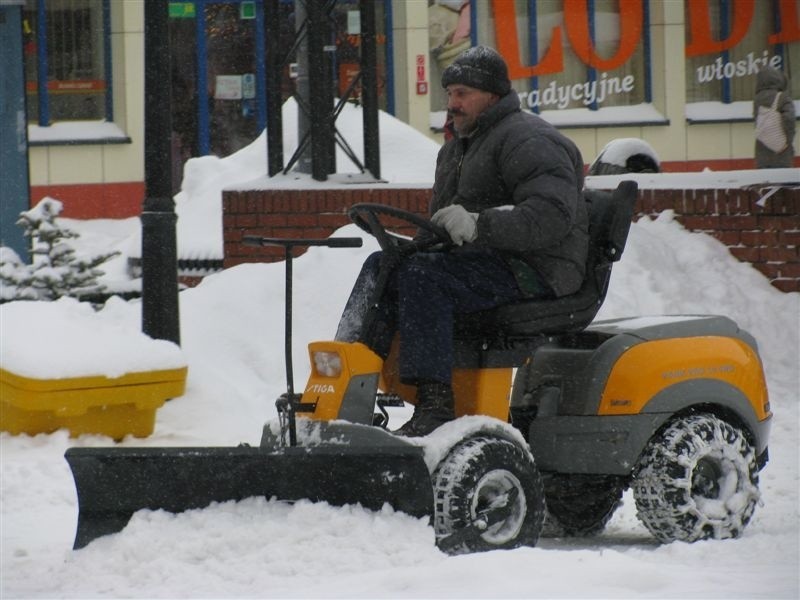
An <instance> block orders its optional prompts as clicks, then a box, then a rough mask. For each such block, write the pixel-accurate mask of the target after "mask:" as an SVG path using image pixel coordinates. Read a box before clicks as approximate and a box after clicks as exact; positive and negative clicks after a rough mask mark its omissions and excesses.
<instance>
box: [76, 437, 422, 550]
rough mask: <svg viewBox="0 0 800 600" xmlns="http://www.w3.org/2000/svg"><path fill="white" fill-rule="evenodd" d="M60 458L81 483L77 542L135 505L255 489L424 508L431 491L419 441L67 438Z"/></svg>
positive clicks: (113, 526) (239, 496)
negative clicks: (130, 444) (182, 444)
mask: <svg viewBox="0 0 800 600" xmlns="http://www.w3.org/2000/svg"><path fill="white" fill-rule="evenodd" d="M65 458H66V460H67V462H68V463H69V466H70V468H71V469H72V474H73V478H74V479H75V487H76V489H77V493H78V506H79V513H78V527H77V532H76V535H75V543H74V545H73V548H74V549H78V548H83V547H84V546H86V545H87V544H88V543H89V542H91V541H92V540H94V539H96V538H98V537H101V536H104V535H108V534H111V533H116V532H118V531H121V530H122V529H123V528H124V527H125V525H126V524H127V523H128V521H129V520H130V518H131V516H132V515H133V514H134V513H135V512H136V511H138V510H141V509H151V510H158V509H162V510H166V511H168V512H174V513H177V512H182V511H185V510H189V509H193V508H203V507H206V506H208V505H209V504H211V503H212V502H225V501H229V500H243V499H245V498H250V497H254V496H261V497H266V498H267V499H270V498H276V499H278V500H286V501H294V500H301V499H306V500H310V501H313V502H328V503H329V504H331V505H334V506H343V505H346V504H360V505H361V506H363V507H365V508H367V509H370V510H380V509H381V508H382V507H383V505H384V504H385V503H388V504H389V505H390V506H392V507H393V508H394V509H395V510H397V511H401V512H404V513H407V514H410V515H412V516H415V517H424V516H430V515H431V514H432V512H433V494H432V490H431V480H430V475H429V473H428V469H427V467H426V465H425V461H424V459H423V452H422V450H421V449H420V448H418V447H414V446H412V445H410V444H406V443H398V444H392V445H384V446H381V447H371V448H367V447H351V446H348V445H343V444H326V445H320V446H314V447H287V448H280V449H264V448H255V447H251V446H238V447H228V448H208V447H199V448H177V447H176V448H71V449H69V450H67V452H66V454H65Z"/></svg>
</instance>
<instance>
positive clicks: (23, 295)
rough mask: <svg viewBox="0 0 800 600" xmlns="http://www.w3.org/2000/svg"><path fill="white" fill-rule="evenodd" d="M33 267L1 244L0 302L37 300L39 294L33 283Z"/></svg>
mask: <svg viewBox="0 0 800 600" xmlns="http://www.w3.org/2000/svg"><path fill="white" fill-rule="evenodd" d="M32 281H33V269H32V268H31V265H27V264H25V263H24V262H22V259H21V258H20V257H19V255H18V254H17V253H16V252H14V250H12V249H11V248H9V247H8V246H0V302H8V301H10V300H36V299H37V298H38V294H37V293H36V290H35V289H33V286H32V285H31V283H32Z"/></svg>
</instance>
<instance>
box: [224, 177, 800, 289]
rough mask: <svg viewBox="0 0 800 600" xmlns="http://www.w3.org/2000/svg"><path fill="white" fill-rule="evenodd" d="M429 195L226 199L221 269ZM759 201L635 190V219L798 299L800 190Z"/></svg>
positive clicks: (363, 191)
mask: <svg viewBox="0 0 800 600" xmlns="http://www.w3.org/2000/svg"><path fill="white" fill-rule="evenodd" d="M429 196H430V191H429V190H428V189H427V188H411V189H409V188H400V187H382V188H366V187H361V186H353V187H352V188H350V187H347V188H332V189H311V190H308V189H306V190H300V189H285V190H280V189H275V190H252V191H228V192H224V193H223V196H222V211H223V230H224V231H223V235H224V243H225V259H224V266H225V268H228V267H232V266H234V265H237V264H240V263H244V262H264V261H275V260H281V259H282V258H283V249H281V248H253V247H249V246H244V245H243V244H242V238H243V236H245V235H259V236H265V237H309V238H322V237H327V236H328V235H330V234H331V233H332V232H333V231H335V230H336V229H338V228H339V227H342V226H343V225H346V224H348V223H350V219H349V218H348V216H347V210H348V208H349V207H350V206H352V205H353V204H355V203H358V202H373V203H377V204H386V205H390V206H395V207H397V208H402V209H404V210H407V211H410V212H416V213H418V214H422V215H424V214H427V205H428V198H429ZM760 197H761V194H760V193H758V192H756V191H752V190H746V189H709V190H641V191H640V192H639V200H638V202H637V209H636V212H637V214H639V215H650V216H656V215H657V214H659V213H660V212H662V211H663V210H666V209H672V210H673V211H675V215H676V219H677V220H678V221H679V222H680V223H682V224H683V225H684V227H686V228H687V229H690V230H692V231H702V232H705V233H708V234H710V235H712V236H714V237H715V238H717V239H718V240H720V241H721V242H723V243H724V244H725V245H727V246H728V248H729V249H730V251H731V253H732V254H733V255H734V256H736V257H737V258H738V259H739V260H741V261H744V262H748V263H751V264H753V266H754V267H756V268H757V269H758V270H759V271H761V272H762V273H763V274H764V275H766V276H767V277H768V278H769V280H770V281H771V282H772V284H773V285H774V286H775V287H777V288H778V289H780V290H782V291H785V292H800V190H789V189H782V190H779V191H778V192H776V193H775V194H773V195H772V196H771V197H770V198H769V199H768V200H767V201H766V203H765V205H764V206H763V207H760V206H758V205H756V202H757V201H758V200H759V198H760ZM405 233H413V228H409V229H407V230H405ZM299 253H300V250H298V254H299Z"/></svg>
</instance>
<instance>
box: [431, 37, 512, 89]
mask: <svg viewBox="0 0 800 600" xmlns="http://www.w3.org/2000/svg"><path fill="white" fill-rule="evenodd" d="M452 83H460V84H462V85H468V86H470V87H474V88H477V89H479V90H484V91H486V92H492V93H493V94H497V95H498V96H505V95H506V94H507V93H508V92H509V91H511V82H510V81H509V80H508V67H507V66H506V61H504V60H503V57H502V56H500V55H499V54H498V53H497V52H496V51H495V50H493V49H492V48H489V47H487V46H475V47H474V48H469V49H468V50H465V51H464V52H462V53H461V54H459V55H458V57H456V59H455V60H454V61H453V62H452V63H451V64H450V65H449V66H448V67H447V68H446V69H445V70H444V72H443V73H442V87H447V86H448V85H450V84H452Z"/></svg>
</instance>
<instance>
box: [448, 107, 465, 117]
mask: <svg viewBox="0 0 800 600" xmlns="http://www.w3.org/2000/svg"><path fill="white" fill-rule="evenodd" d="M465 115H466V113H465V112H464V111H463V110H458V109H455V110H448V111H447V116H448V117H463V116H465Z"/></svg>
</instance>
